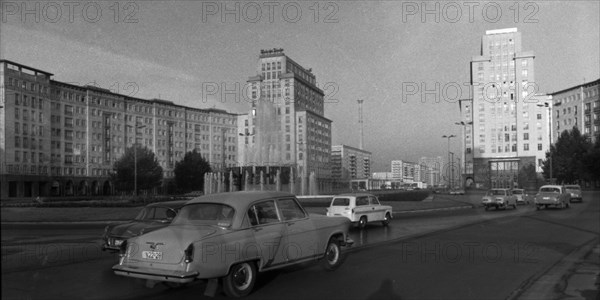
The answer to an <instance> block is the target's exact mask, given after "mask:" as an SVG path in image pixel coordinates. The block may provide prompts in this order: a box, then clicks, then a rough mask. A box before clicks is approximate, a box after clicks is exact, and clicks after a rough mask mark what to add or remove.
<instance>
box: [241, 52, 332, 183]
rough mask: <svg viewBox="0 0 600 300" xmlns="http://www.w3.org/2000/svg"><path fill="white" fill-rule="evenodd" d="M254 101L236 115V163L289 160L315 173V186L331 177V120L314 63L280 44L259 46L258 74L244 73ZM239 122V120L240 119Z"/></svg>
mask: <svg viewBox="0 0 600 300" xmlns="http://www.w3.org/2000/svg"><path fill="white" fill-rule="evenodd" d="M248 84H249V89H248V91H249V93H250V98H251V99H252V104H251V108H250V111H249V112H248V113H247V114H246V116H238V117H237V119H238V122H239V123H238V129H237V130H238V136H239V137H240V139H241V140H242V141H243V143H242V142H240V143H239V144H238V145H239V146H240V147H238V149H239V152H238V155H237V158H238V166H287V167H292V168H294V170H295V172H296V174H301V175H302V174H303V175H304V176H309V175H310V174H311V173H314V174H315V176H316V178H317V180H318V181H319V185H320V187H319V190H323V188H324V185H326V184H327V183H326V182H328V181H330V180H331V176H332V175H331V163H330V156H331V120H329V119H327V118H325V117H324V95H325V94H324V92H323V91H322V90H321V89H320V88H319V87H317V85H316V77H315V75H314V74H313V73H312V69H306V68H304V67H302V66H301V65H299V64H298V63H296V62H295V61H294V60H292V59H291V58H289V57H288V56H286V55H285V54H284V52H283V49H271V50H261V53H260V55H259V59H258V64H257V75H255V76H252V77H250V78H249V79H248ZM242 122H243V123H242Z"/></svg>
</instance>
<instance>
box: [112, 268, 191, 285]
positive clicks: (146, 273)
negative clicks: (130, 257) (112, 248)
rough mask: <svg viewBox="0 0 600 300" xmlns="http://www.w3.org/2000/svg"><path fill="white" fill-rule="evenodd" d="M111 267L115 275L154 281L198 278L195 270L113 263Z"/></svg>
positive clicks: (177, 280)
mask: <svg viewBox="0 0 600 300" xmlns="http://www.w3.org/2000/svg"><path fill="white" fill-rule="evenodd" d="M112 269H113V271H114V272H115V274H116V275H121V276H127V277H133V278H141V279H148V280H156V281H168V282H177V283H188V282H192V281H195V280H196V279H198V272H196V271H188V272H183V271H168V270H157V269H148V268H133V267H127V266H123V265H115V266H113V267H112Z"/></svg>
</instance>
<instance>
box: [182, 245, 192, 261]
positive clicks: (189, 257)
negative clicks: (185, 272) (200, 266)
mask: <svg viewBox="0 0 600 300" xmlns="http://www.w3.org/2000/svg"><path fill="white" fill-rule="evenodd" d="M183 253H184V259H185V262H186V263H189V262H192V261H194V244H190V245H189V246H188V247H187V248H186V249H185V251H184V252H183Z"/></svg>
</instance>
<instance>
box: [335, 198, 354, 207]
mask: <svg viewBox="0 0 600 300" xmlns="http://www.w3.org/2000/svg"><path fill="white" fill-rule="evenodd" d="M331 205H332V206H348V205H350V198H335V199H333V202H332V203H331Z"/></svg>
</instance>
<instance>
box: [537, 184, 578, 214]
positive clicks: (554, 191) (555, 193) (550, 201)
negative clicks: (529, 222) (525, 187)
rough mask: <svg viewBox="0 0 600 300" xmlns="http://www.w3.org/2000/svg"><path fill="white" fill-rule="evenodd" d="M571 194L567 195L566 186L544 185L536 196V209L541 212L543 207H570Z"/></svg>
mask: <svg viewBox="0 0 600 300" xmlns="http://www.w3.org/2000/svg"><path fill="white" fill-rule="evenodd" d="M570 200H571V194H569V193H567V190H566V189H565V187H564V186H561V185H543V186H542V187H540V190H539V192H538V193H537V195H535V201H534V202H535V207H536V208H537V209H538V210H540V209H541V208H542V207H544V208H548V207H549V206H554V207H560V208H565V207H569V201H570Z"/></svg>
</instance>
